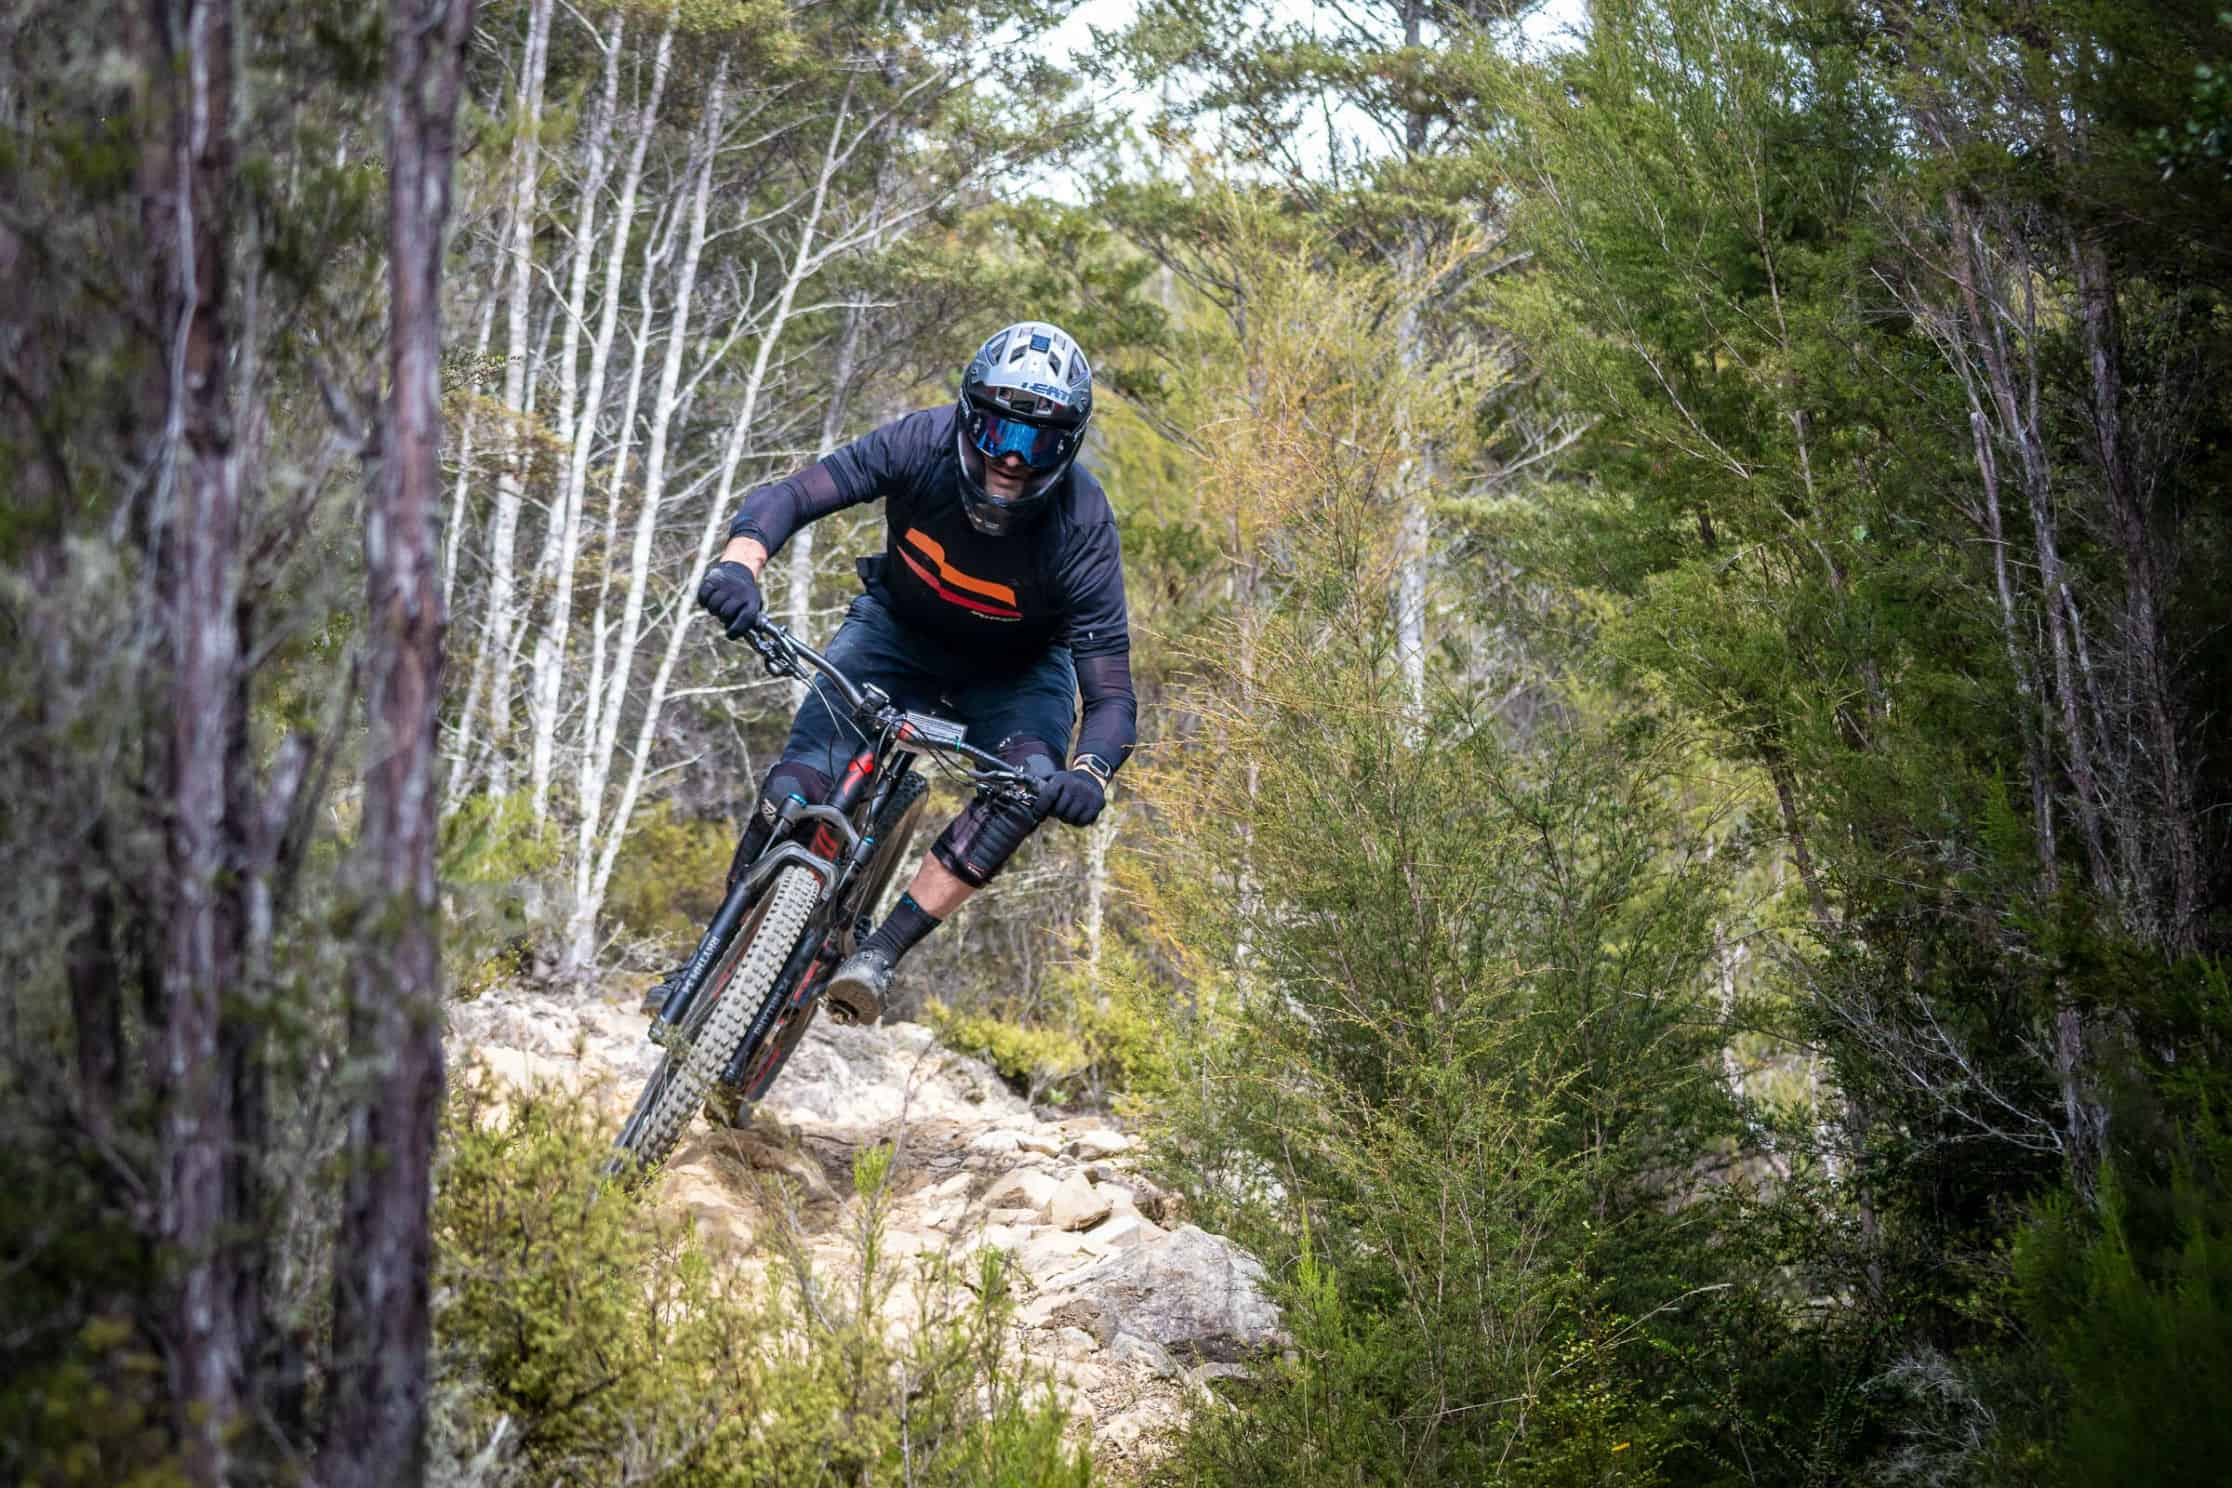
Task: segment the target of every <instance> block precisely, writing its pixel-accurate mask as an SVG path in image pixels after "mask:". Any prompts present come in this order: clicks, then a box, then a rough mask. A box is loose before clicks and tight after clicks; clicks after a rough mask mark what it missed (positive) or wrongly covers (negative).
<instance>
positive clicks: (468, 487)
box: [442, 295, 496, 615]
mask: <svg viewBox="0 0 2232 1488" xmlns="http://www.w3.org/2000/svg"><path fill="white" fill-rule="evenodd" d="M495 329H496V297H495V296H494V295H489V296H488V297H487V298H485V299H484V300H482V301H481V315H480V330H479V331H478V332H477V333H476V334H475V335H474V337H473V380H472V384H471V396H473V397H475V398H477V397H479V396H480V389H481V383H480V366H481V364H482V363H483V362H485V361H486V360H487V359H488V338H489V335H490V333H491V332H493V331H494V330H495ZM459 423H460V428H459V429H458V434H457V484H456V487H455V489H454V490H452V491H451V492H450V520H449V531H448V532H446V533H444V534H443V535H442V536H443V540H442V613H443V614H445V615H446V614H449V613H450V608H451V605H452V603H453V602H454V601H455V599H456V597H457V558H458V554H459V552H460V551H462V549H463V548H464V545H465V528H466V526H467V525H468V524H469V523H470V521H471V519H472V503H471V500H470V497H471V495H472V489H473V425H474V423H475V418H474V413H473V409H472V407H471V405H470V404H468V405H467V406H466V409H465V417H464V418H463V419H461V420H460V421H459Z"/></svg>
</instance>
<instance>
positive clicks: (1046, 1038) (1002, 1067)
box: [922, 998, 1086, 1094]
mask: <svg viewBox="0 0 2232 1488" xmlns="http://www.w3.org/2000/svg"><path fill="white" fill-rule="evenodd" d="M922 1013H923V1021H924V1022H926V1023H928V1024H929V1025H930V1026H931V1027H932V1028H934V1029H936V1030H937V1032H938V1037H939V1039H940V1040H941V1041H943V1042H944V1043H946V1044H947V1045H949V1046H950V1047H952V1048H955V1049H958V1050H960V1051H961V1052H962V1053H964V1054H974V1055H976V1056H977V1057H978V1058H980V1059H982V1060H984V1061H985V1062H986V1063H987V1064H990V1065H991V1066H992V1067H993V1068H994V1069H996V1070H998V1071H999V1072H1000V1074H1001V1075H1002V1076H1003V1077H1004V1078H1005V1079H1006V1080H1007V1081H1008V1083H1009V1084H1011V1085H1013V1086H1015V1087H1016V1089H1018V1090H1019V1091H1021V1092H1023V1093H1025V1094H1032V1093H1035V1092H1037V1091H1040V1090H1043V1089H1044V1088H1045V1087H1046V1086H1048V1085H1051V1084H1053V1083H1055V1082H1057V1081H1059V1080H1062V1079H1064V1078H1065V1077H1067V1076H1070V1075H1074V1074H1076V1073H1077V1072H1078V1071H1080V1070H1082V1069H1083V1068H1084V1067H1085V1062H1086V1056H1085V1046H1084V1044H1083V1043H1082V1042H1080V1041H1079V1039H1078V1038H1077V1036H1076V1035H1075V1034H1073V1033H1070V1032H1068V1031H1066V1030H1063V1029H1060V1028H1048V1027H1043V1026H1037V1025H1026V1024H1023V1023H1020V1022H1016V1021H1014V1020H1012V1019H1010V1018H1003V1017H1001V1016H999V1015H998V1014H996V1013H990V1012H981V1011H979V1012H966V1013H959V1012H955V1011H954V1010H953V1009H952V1008H949V1007H947V1006H946V1005H945V1004H944V1003H942V1002H940V1001H938V1000H937V999H936V998H932V999H931V1000H930V1001H929V1002H927V1003H925V1004H924V1005H923V1009H922Z"/></svg>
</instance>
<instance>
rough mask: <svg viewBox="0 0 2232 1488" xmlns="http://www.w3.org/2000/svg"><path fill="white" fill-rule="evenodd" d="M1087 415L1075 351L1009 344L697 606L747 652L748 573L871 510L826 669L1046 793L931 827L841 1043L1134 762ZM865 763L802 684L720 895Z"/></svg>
mask: <svg viewBox="0 0 2232 1488" xmlns="http://www.w3.org/2000/svg"><path fill="white" fill-rule="evenodd" d="M1092 412H1093V375H1092V369H1091V367H1090V366H1089V365H1088V364H1087V362H1086V360H1085V354H1084V353H1083V352H1081V351H1079V350H1078V348H1077V343H1076V341H1075V340H1073V339H1072V338H1071V337H1070V336H1069V335H1068V334H1067V333H1066V332H1064V331H1062V330H1061V329H1059V328H1058V327H1056V326H1052V325H1048V324H1046V323H1045V322H1043V321H1031V320H1027V321H1020V322H1018V323H1016V324H1014V325H1011V326H1009V327H1007V329H1005V330H1003V331H1000V332H998V333H997V334H995V335H994V336H993V337H992V338H991V339H990V340H988V341H986V342H985V343H984V345H983V346H982V347H980V348H979V349H978V350H977V353H976V355H975V356H974V357H972V358H971V359H970V361H969V363H968V366H967V367H966V368H965V369H963V371H962V374H961V393H960V396H959V398H958V399H956V401H955V402H954V403H953V404H952V405H951V406H948V407H938V408H931V409H925V410H922V411H921V412H917V413H911V414H908V415H907V416H906V417H904V418H901V419H898V420H897V421H895V422H893V423H889V424H886V425H884V426H883V427H882V428H880V429H876V430H874V431H873V432H871V433H868V434H865V435H863V436H862V437H860V438H859V439H857V440H854V441H853V442H852V443H851V444H848V445H846V446H844V447H843V448H842V449H839V450H837V451H835V452H834V453H833V454H831V455H829V456H828V457H827V458H826V459H823V460H821V461H818V462H817V463H815V464H813V465H809V466H807V467H806V468H805V469H804V470H802V471H799V472H798V473H797V474H795V475H792V476H789V477H786V478H785V479H783V480H779V481H775V482H773V483H771V484H769V485H764V486H761V487H758V488H757V489H755V490H753V491H752V492H751V493H750V494H748V495H747V496H746V497H745V498H744V505H743V509H742V510H741V511H739V512H738V513H737V515H736V519H735V520H734V521H733V522H732V523H731V524H730V526H729V541H728V545H727V546H726V547H725V548H724V549H723V550H722V552H721V561H720V562H718V563H716V564H715V565H714V566H713V567H712V568H711V569H709V570H708V571H707V572H706V575H705V578H704V582H703V583H702V584H701V585H700V586H699V588H698V603H699V604H701V605H703V606H704V607H705V608H706V609H707V610H709V611H711V612H712V614H713V616H714V618H716V619H717V620H719V621H720V622H721V624H722V625H723V626H724V627H726V629H727V632H728V634H729V635H730V636H731V637H739V636H742V635H743V634H745V632H746V631H748V630H749V629H750V628H751V626H752V624H753V623H754V621H756V620H757V619H758V618H759V616H760V614H761V611H762V608H763V601H762V597H761V593H760V585H759V575H760V572H761V570H762V569H764V568H765V567H766V565H767V561H768V559H769V558H770V557H772V556H773V555H774V554H775V553H777V552H779V551H781V549H782V546H783V544H784V543H785V542H786V541H788V540H789V538H790V536H791V534H792V533H794V532H796V531H797V530H798V529H799V528H801V527H803V526H805V525H806V524H807V523H808V522H811V521H814V520H815V519H817V518H819V517H825V516H827V515H829V514H830V513H831V512H833V511H839V510H841V509H843V508H845V507H848V506H857V505H859V504H861V503H863V502H868V501H874V500H877V499H879V498H880V499H881V500H882V501H883V503H884V533H885V538H884V551H883V552H882V553H881V554H880V555H878V556H876V557H871V558H863V559H861V560H860V561H859V564H858V568H859V572H860V576H861V580H862V593H861V594H860V595H859V596H858V597H857V598H855V599H854V600H853V602H852V605H851V607H850V608H849V609H848V610H847V611H846V612H845V620H844V624H843V625H842V626H840V627H839V628H838V631H837V634H836V636H835V638H834V639H832V640H831V641H830V643H829V647H828V650H827V655H828V657H829V659H830V660H831V661H833V662H834V663H836V664H837V666H838V667H839V668H840V669H842V670H843V671H844V672H845V673H846V674H847V675H848V676H850V677H852V678H853V679H854V680H855V681H856V682H860V683H873V684H875V685H876V686H877V687H880V688H882V689H883V690H884V691H885V692H886V693H888V694H890V696H891V698H892V700H893V702H895V703H896V704H897V705H898V706H900V707H902V708H908V709H912V710H919V711H923V712H933V713H937V714H939V715H941V716H944V717H950V718H953V719H954V720H956V721H957V722H960V723H962V724H965V725H967V727H968V737H969V739H970V741H971V742H972V743H975V744H978V745H980V746H982V747H985V748H989V749H991V750H993V751H994V752H995V753H997V754H998V755H999V756H1000V757H1001V758H1002V759H1004V760H1006V761H1007V762H1008V763H1009V764H1010V765H1013V766H1015V767H1017V768H1019V769H1023V770H1027V771H1030V772H1031V773H1033V774H1035V775H1038V776H1040V777H1042V784H1041V785H1040V788H1039V793H1038V800H1037V806H1036V809H1035V810H1033V809H1030V808H1026V807H1016V806H1010V805H1004V804H1001V803H999V802H997V801H995V800H994V798H993V797H992V796H991V795H990V794H989V793H986V792H979V793H978V794H977V796H976V797H975V799H973V800H972V801H971V802H970V803H969V805H968V806H967V807H966V808H964V809H963V810H962V812H961V814H960V815H958V816H956V817H955V818H954V819H953V820H952V821H951V822H950V823H948V824H947V825H946V827H945V829H944V831H943V832H941V833H940V834H939V836H938V838H937V840H936V842H935V843H934V844H933V845H932V846H931V849H930V852H929V854H928V855H927V856H926V857H925V858H924V859H923V861H922V865H921V867H920V868H919V869H918V870H917V872H916V874H915V877H914V881H913V883H912V884H911V885H910V886H909V887H908V889H907V891H906V893H905V894H904V895H902V896H901V897H900V900H899V902H898V904H897V906H896V907H894V908H893V910H892V912H891V914H890V915H889V917H887V918H886V919H885V920H884V922H883V924H882V925H880V926H878V927H877V928H876V930H875V931H874V932H873V933H872V934H870V935H869V936H868V938H867V939H866V940H864V941H862V942H861V944H860V946H859V948H858V949H857V950H855V951H854V952H853V954H852V955H850V956H848V957H847V958H846V959H845V961H844V964H843V965H841V966H839V967H838V968H837V972H836V974H835V975H834V976H833V977H831V979H830V983H829V986H828V988H827V990H826V992H825V993H824V998H825V1001H826V1002H827V1004H828V1006H829V1008H830V1011H831V1014H832V1015H833V1016H834V1017H836V1018H837V1019H838V1020H839V1021H843V1022H852V1023H860V1024H871V1023H874V1022H876V1021H877V1019H879V1018H880V1017H881V1016H882V1015H883V1007H884V998H885V994H886V992H887V990H888V989H889V987H890V985H891V978H892V972H893V969H894V968H895V967H896V966H897V965H898V963H899V960H900V958H901V957H903V956H905V955H906V953H907V952H908V951H909V950H910V949H912V948H913V947H914V946H915V945H917V944H918V943H920V942H921V941H922V939H923V938H924V937H925V936H927V935H929V934H930V932H931V931H933V930H935V929H936V928H937V927H938V925H939V924H940V923H941V922H942V921H944V920H945V919H947V918H949V917H951V916H952V914H953V912H954V911H955V910H957V909H959V908H960V907H961V905H962V903H963V902H964V901H966V900H967V899H968V897H969V896H970V895H971V894H973V893H974V892H976V890H978V889H980V888H982V887H983V886H984V885H985V884H987V883H989V882H991V880H992V878H993V876H994V875H995V874H997V873H998V872H999V871H1000V868H1001V866H1002V865H1003V864H1005V863H1006V862H1007V860H1008V859H1009V857H1010V856H1012V855H1013V854H1014V852H1015V850H1016V849H1017V848H1018V847H1020V846H1021V845H1022V843H1023V839H1024V838H1026V837H1028V836H1029V835H1030V834H1031V832H1032V830H1033V829H1034V828H1035V827H1036V826H1037V825H1038V823H1039V822H1040V821H1041V820H1042V819H1044V818H1045V817H1048V816H1052V817H1054V818H1055V819H1056V820H1059V821H1062V822H1065V823H1067V824H1068V825H1070V826H1073V827H1083V826H1088V825H1090V824H1091V823H1092V822H1093V821H1094V819H1095V818H1097V817H1098V816H1099V815H1100V813H1101V809H1102V807H1103V806H1104V805H1105V804H1106V800H1107V790H1108V782H1109V777H1110V776H1112V775H1114V774H1115V772H1116V770H1117V768H1118V767H1119V766H1121V765H1122V764H1123V763H1124V760H1125V758H1126V757H1127V756H1128V755H1129V754H1130V753H1131V750H1132V746H1133V744H1134V743H1135V742H1137V738H1138V733H1137V703H1136V701H1135V699H1134V697H1133V694H1132V683H1131V636H1130V632H1129V629H1128V628H1127V625H1126V621H1125V611H1124V572H1123V565H1122V561H1121V554H1120V552H1119V550H1118V547H1117V542H1116V519H1115V516H1114V514H1113V513H1112V512H1111V511H1110V509H1109V504H1108V497H1107V496H1106V494H1105V493H1103V491H1102V490H1101V485H1100V482H1099V481H1097V480H1095V479H1094V478H1093V476H1092V475H1091V473H1090V472H1088V471H1087V470H1085V469H1084V467H1082V466H1080V465H1078V464H1077V463H1076V461H1077V452H1078V449H1079V446H1080V445H1081V444H1082V443H1083V442H1084V437H1085V430H1086V426H1087V424H1088V423H1089V422H1090V421H1091V418H1092ZM1079 698H1082V699H1083V702H1084V716H1083V720H1082V725H1081V726H1079V720H1078V710H1077V703H1078V699H1079ZM1073 726H1076V727H1077V737H1076V743H1075V746H1074V747H1072V746H1071V742H1070V740H1071V731H1072V728H1073ZM862 744H863V741H862V740H861V739H860V738H859V737H858V735H857V732H856V731H855V730H854V729H853V727H852V725H851V722H850V719H849V716H848V714H847V712H846V710H845V707H844V704H843V701H842V699H841V698H839V697H838V696H837V694H836V693H835V691H834V690H833V689H831V687H830V685H829V683H828V682H827V681H826V679H819V678H817V679H816V681H815V683H814V686H813V689H812V691H811V692H810V693H809V694H808V696H807V698H806V701H805V702H804V704H803V705H801V706H800V708H799V710H798V716H797V718H796V719H795V721H794V722H793V723H792V725H791V731H790V739H789V741H788V742H787V743H786V744H785V745H784V746H783V753H782V758H781V759H780V760H779V761H777V763H776V764H775V765H774V766H772V767H771V768H770V769H769V770H768V772H767V775H766V777H765V779H763V780H762V781H761V783H760V791H759V800H758V804H757V807H756V809H755V811H754V815H753V821H752V825H751V826H750V827H749V828H748V829H747V831H746V832H745V835H744V839H743V841H742V842H741V843H739V844H738V847H737V855H736V861H735V863H734V865H733V866H732V867H731V868H730V870H729V871H730V875H731V882H733V881H734V878H735V875H737V874H739V873H741V872H743V871H744V869H745V868H746V867H747V866H748V865H749V864H750V863H751V861H752V860H753V859H754V858H756V857H757V856H758V855H759V852H760V849H761V848H762V847H764V846H765V845H766V843H767V839H768V837H769V835H770V834H771V832H772V830H773V822H774V820H775V817H776V813H777V812H778V811H779V810H780V809H781V807H782V804H783V802H784V801H785V800H786V799H788V798H790V797H792V796H797V797H799V798H800V799H802V800H803V801H806V802H809V803H811V802H816V801H820V800H822V799H824V798H825V796H826V795H827V794H828V791H829V788H830V784H831V781H832V780H833V779H834V778H835V777H836V776H837V775H838V774H840V773H841V772H842V771H843V770H844V769H845V767H846V765H847V764H848V763H849V762H850V760H851V759H852V758H853V756H854V755H855V754H857V753H858V752H859V750H860V749H861V747H862ZM1065 752H1066V754H1067V763H1066V765H1065V764H1063V763H1062V761H1063V758H1064V755H1065ZM658 991H659V989H654V996H656V995H657V994H658ZM647 1005H648V999H647Z"/></svg>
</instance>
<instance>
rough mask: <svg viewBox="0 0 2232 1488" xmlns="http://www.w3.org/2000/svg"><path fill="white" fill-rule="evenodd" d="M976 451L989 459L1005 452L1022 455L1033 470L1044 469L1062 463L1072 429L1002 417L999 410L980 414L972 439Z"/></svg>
mask: <svg viewBox="0 0 2232 1488" xmlns="http://www.w3.org/2000/svg"><path fill="white" fill-rule="evenodd" d="M973 442H974V443H975V445H976V448H977V453H979V454H981V455H983V456H984V458H985V459H986V460H987V461H991V460H997V459H999V458H1000V457H1001V456H1003V455H1021V456H1022V457H1023V463H1024V464H1025V465H1028V466H1029V467H1030V468H1031V469H1033V470H1045V469H1047V468H1049V467H1050V466H1054V465H1059V464H1060V463H1061V462H1062V456H1063V455H1064V454H1065V453H1066V452H1067V450H1068V447H1069V442H1070V431H1069V430H1067V429H1050V428H1047V427H1046V426H1045V425H1043V424H1027V423H1025V422H1023V420H1021V419H1015V418H1003V417H1002V416H1000V415H999V414H996V413H983V414H979V415H978V417H977V428H976V437H975V439H974V441H973Z"/></svg>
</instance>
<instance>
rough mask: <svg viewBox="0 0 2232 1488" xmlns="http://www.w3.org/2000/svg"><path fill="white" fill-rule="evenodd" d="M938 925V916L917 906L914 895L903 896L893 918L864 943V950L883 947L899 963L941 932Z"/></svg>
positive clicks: (862, 943) (862, 946)
mask: <svg viewBox="0 0 2232 1488" xmlns="http://www.w3.org/2000/svg"><path fill="white" fill-rule="evenodd" d="M938 923H939V921H938V917H937V916H936V915H934V914H932V913H930V912H929V911H928V910H926V909H924V908H923V907H922V906H921V905H919V904H917V903H915V897H914V895H912V894H901V895H900V896H899V902H898V903H897V904H895V905H893V906H892V909H891V914H890V916H889V917H888V918H886V919H885V920H884V922H883V924H881V925H879V926H877V927H876V933H875V934H873V935H871V936H869V937H868V938H867V939H866V940H864V941H862V942H861V943H860V948H861V949H862V950H864V951H865V950H867V949H868V948H869V947H870V946H880V947H882V948H883V949H884V950H886V951H889V952H890V953H891V959H892V960H893V961H897V960H898V959H899V958H900V957H901V956H904V955H906V954H907V952H909V951H911V950H913V949H914V948H915V946H916V945H917V944H919V943H920V942H921V940H922V938H923V937H924V936H925V935H928V934H929V933H930V932H931V931H933V930H935V929H937V928H938Z"/></svg>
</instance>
